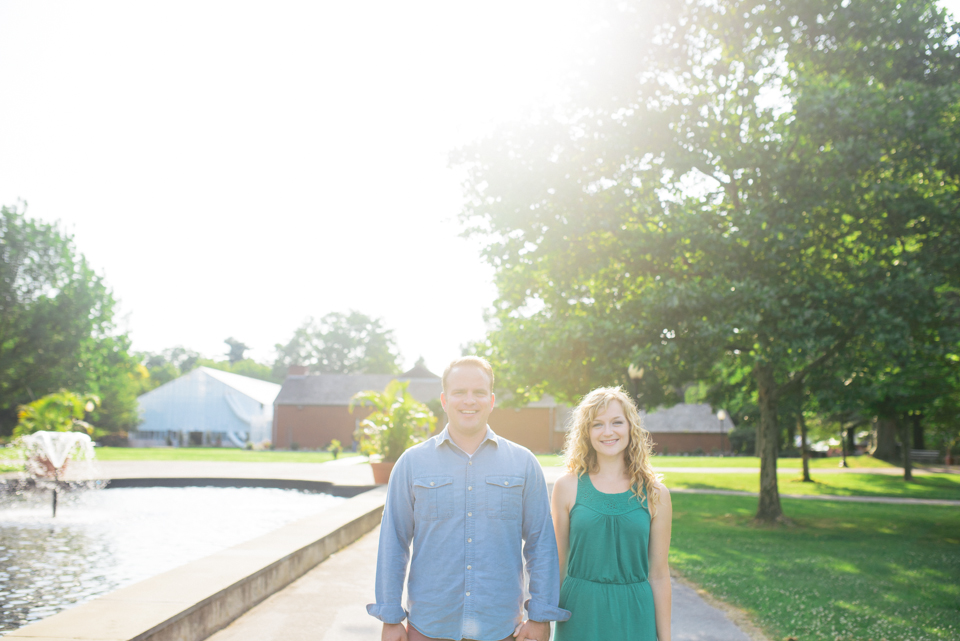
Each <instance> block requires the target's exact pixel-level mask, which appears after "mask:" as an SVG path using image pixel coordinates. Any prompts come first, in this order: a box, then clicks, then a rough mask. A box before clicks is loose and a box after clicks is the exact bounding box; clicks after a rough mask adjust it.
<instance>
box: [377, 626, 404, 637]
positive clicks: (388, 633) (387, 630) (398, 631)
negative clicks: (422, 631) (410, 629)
mask: <svg viewBox="0 0 960 641" xmlns="http://www.w3.org/2000/svg"><path fill="white" fill-rule="evenodd" d="M380 641H407V628H406V627H405V626H404V625H403V624H402V623H384V624H383V631H382V632H381V633H380Z"/></svg>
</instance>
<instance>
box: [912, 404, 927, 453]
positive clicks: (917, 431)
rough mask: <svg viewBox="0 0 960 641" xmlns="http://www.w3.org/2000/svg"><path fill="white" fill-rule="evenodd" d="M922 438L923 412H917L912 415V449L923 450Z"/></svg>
mask: <svg viewBox="0 0 960 641" xmlns="http://www.w3.org/2000/svg"><path fill="white" fill-rule="evenodd" d="M925 440H926V439H924V438H923V413H922V412H917V413H916V414H914V415H913V449H915V450H925V449H927V448H926V447H924V441H925Z"/></svg>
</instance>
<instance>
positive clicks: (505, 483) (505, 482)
mask: <svg viewBox="0 0 960 641" xmlns="http://www.w3.org/2000/svg"><path fill="white" fill-rule="evenodd" d="M503 484H504V485H510V482H509V481H504V482H503ZM430 485H433V483H431V484H430Z"/></svg>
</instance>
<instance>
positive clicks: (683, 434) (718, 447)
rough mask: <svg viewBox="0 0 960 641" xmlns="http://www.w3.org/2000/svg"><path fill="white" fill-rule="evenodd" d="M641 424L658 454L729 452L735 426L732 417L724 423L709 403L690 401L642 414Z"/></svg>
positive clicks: (727, 417)
mask: <svg viewBox="0 0 960 641" xmlns="http://www.w3.org/2000/svg"><path fill="white" fill-rule="evenodd" d="M641 424H642V425H643V427H644V429H645V430H647V431H648V432H650V436H651V437H652V438H653V443H654V447H653V449H654V451H656V452H657V453H658V454H684V453H686V454H693V453H695V452H697V451H698V450H699V451H700V452H701V453H704V454H710V453H712V452H714V451H718V452H729V451H730V439H729V438H728V435H729V434H730V431H731V430H732V429H733V427H734V425H733V421H731V420H730V417H729V416H726V417H725V418H724V420H723V421H722V422H721V421H720V420H719V419H718V418H717V415H716V414H715V413H714V411H713V409H712V408H711V407H710V406H709V405H707V404H687V403H681V404H680V405H674V406H673V407H669V408H667V409H659V410H657V411H655V412H651V413H649V414H646V413H644V414H641Z"/></svg>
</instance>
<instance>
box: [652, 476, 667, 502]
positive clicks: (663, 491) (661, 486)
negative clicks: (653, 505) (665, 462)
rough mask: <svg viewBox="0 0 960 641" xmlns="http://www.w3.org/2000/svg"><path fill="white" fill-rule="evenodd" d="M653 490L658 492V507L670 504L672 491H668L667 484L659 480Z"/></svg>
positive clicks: (655, 482)
mask: <svg viewBox="0 0 960 641" xmlns="http://www.w3.org/2000/svg"><path fill="white" fill-rule="evenodd" d="M653 489H654V490H655V491H656V497H657V504H658V505H669V504H670V502H671V501H670V490H669V489H667V486H666V484H665V483H664V482H663V480H662V479H657V480H656V481H654V483H653Z"/></svg>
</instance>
